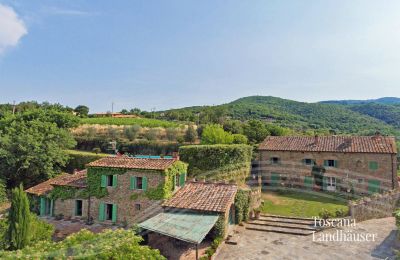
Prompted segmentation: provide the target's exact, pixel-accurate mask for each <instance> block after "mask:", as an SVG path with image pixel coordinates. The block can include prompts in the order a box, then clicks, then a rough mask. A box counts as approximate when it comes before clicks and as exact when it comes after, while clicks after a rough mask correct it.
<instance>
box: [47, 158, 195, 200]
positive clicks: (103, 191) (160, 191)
mask: <svg viewBox="0 0 400 260" xmlns="http://www.w3.org/2000/svg"><path fill="white" fill-rule="evenodd" d="M127 171H128V170H127V169H122V168H107V167H90V168H88V174H87V178H86V181H87V188H86V189H82V190H81V189H78V188H74V187H66V186H55V187H54V189H53V190H52V191H51V193H50V197H51V198H53V199H71V198H75V197H80V198H88V197H89V196H94V197H96V198H102V197H104V196H107V195H108V191H107V188H105V187H101V185H100V184H101V176H102V175H115V174H117V175H121V174H125V173H126V172H127ZM141 171H146V172H148V173H157V174H159V172H158V171H154V170H141ZM186 172H187V164H185V163H183V162H180V161H177V162H175V163H174V164H173V165H172V166H171V167H169V168H168V169H166V170H165V171H164V174H165V181H164V182H162V183H160V184H159V185H158V186H157V187H156V188H149V189H148V190H147V191H146V192H145V193H144V194H139V193H132V194H131V195H130V199H131V200H136V199H138V198H139V197H142V196H144V197H147V198H149V199H151V200H160V199H167V198H170V197H171V196H172V192H173V190H174V178H175V176H176V175H179V174H181V173H186Z"/></svg>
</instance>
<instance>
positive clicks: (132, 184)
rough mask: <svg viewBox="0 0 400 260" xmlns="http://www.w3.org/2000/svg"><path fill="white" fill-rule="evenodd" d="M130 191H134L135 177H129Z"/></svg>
mask: <svg viewBox="0 0 400 260" xmlns="http://www.w3.org/2000/svg"><path fill="white" fill-rule="evenodd" d="M130 188H131V190H134V189H136V177H135V176H131V186H130Z"/></svg>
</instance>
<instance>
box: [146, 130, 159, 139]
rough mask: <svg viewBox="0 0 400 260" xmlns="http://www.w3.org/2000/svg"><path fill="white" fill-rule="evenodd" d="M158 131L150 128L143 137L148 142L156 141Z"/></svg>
mask: <svg viewBox="0 0 400 260" xmlns="http://www.w3.org/2000/svg"><path fill="white" fill-rule="evenodd" d="M159 133H160V131H159V130H158V129H157V128H151V129H149V130H148V131H146V132H145V133H144V137H146V139H147V140H149V141H154V140H156V139H157V137H158V135H159Z"/></svg>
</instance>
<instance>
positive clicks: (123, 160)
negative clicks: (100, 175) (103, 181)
mask: <svg viewBox="0 0 400 260" xmlns="http://www.w3.org/2000/svg"><path fill="white" fill-rule="evenodd" d="M175 161H176V159H166V158H156V159H154V158H131V157H126V156H119V157H117V156H110V157H105V158H101V159H99V160H97V161H94V162H91V163H89V164H88V165H87V166H88V167H111V168H127V169H148V170H165V169H167V168H168V167H169V166H171V165H172V164H173V163H174V162H175Z"/></svg>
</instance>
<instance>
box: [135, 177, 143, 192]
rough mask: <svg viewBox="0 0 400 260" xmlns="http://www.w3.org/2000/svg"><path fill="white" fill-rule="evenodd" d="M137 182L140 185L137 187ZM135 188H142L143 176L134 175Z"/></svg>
mask: <svg viewBox="0 0 400 260" xmlns="http://www.w3.org/2000/svg"><path fill="white" fill-rule="evenodd" d="M139 180H140V181H139ZM139 183H140V187H139ZM136 189H137V190H143V176H136Z"/></svg>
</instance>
